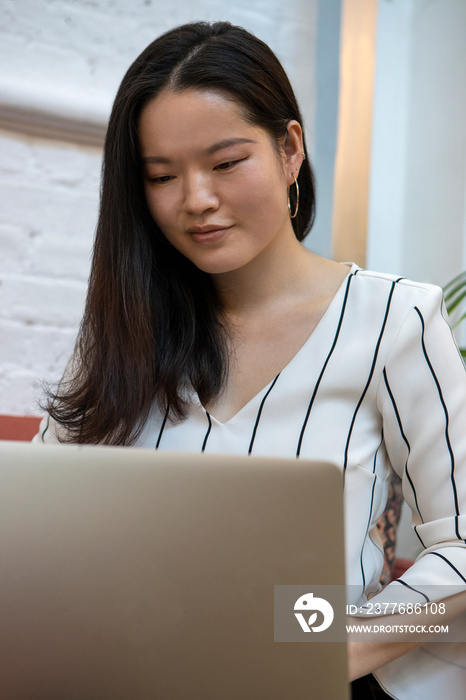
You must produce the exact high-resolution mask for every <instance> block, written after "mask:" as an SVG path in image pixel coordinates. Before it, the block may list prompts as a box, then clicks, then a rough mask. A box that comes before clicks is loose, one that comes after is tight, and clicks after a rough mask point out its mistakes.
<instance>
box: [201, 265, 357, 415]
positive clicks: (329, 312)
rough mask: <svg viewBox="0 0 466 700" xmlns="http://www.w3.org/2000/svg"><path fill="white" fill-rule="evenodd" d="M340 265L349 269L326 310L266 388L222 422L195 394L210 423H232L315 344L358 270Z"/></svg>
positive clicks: (338, 306)
mask: <svg viewBox="0 0 466 700" xmlns="http://www.w3.org/2000/svg"><path fill="white" fill-rule="evenodd" d="M342 264H343V265H345V264H346V265H347V266H348V267H349V271H348V274H347V275H345V277H344V278H343V280H342V282H341V284H340V286H339V287H338V289H337V291H336V292H335V294H334V295H333V297H332V299H331V301H330V303H329V304H328V306H327V308H326V309H325V311H324V313H323V314H322V316H321V317H320V319H319V321H318V322H317V324H316V325H315V327H314V328H313V330H312V331H311V333H310V335H309V336H308V337H307V338H306V340H305V341H304V343H303V344H302V345H301V347H300V348H299V349H298V350H297V351H296V353H295V354H294V355H293V357H292V358H291V359H290V360H289V361H288V362H287V363H286V365H285V366H284V367H283V368H282V369H281V370H280V372H278V373H277V375H276V376H275V377H274V378H273V379H272V380H271V381H270V382H269V383H268V384H267V385H266V386H264V387H263V388H262V389H260V391H258V392H257V394H254V396H253V397H252V398H251V399H249V401H248V402H247V403H245V404H244V406H242V407H241V408H240V409H239V410H238V411H236V413H235V414H233V415H232V416H231V417H230V418H228V420H226V421H224V422H222V421H220V420H218V419H217V418H215V416H214V415H212V413H210V411H208V410H207V409H206V408H205V407H204V406H203V405H202V403H201V400H200V399H199V396H198V395H197V394H196V393H195V394H194V397H193V398H194V400H195V401H196V403H197V404H198V405H199V407H200V408H201V409H202V410H203V411H205V413H206V414H207V416H208V417H209V419H210V420H211V421H212V423H215V424H216V425H219V426H227V425H229V424H230V423H232V422H233V421H234V420H235V419H236V418H238V417H239V416H240V415H241V414H242V413H244V412H246V411H247V410H248V409H249V408H250V407H251V405H253V404H255V403H257V401H259V399H260V400H262V398H263V397H264V396H265V395H266V394H267V392H268V391H269V389H270V388H271V387H272V385H273V384H274V383H275V382H276V381H277V378H278V377H279V376H280V375H282V374H283V373H285V372H287V371H288V369H289V368H290V367H291V366H292V365H294V364H295V363H296V362H297V361H298V360H299V358H300V356H301V355H302V354H303V353H304V352H306V350H307V348H308V346H309V345H310V344H311V343H313V342H316V341H315V337H316V335H319V333H320V332H321V328H322V326H323V325H324V324H325V323H326V321H327V319H328V318H329V317H330V316H331V315H332V313H333V311H334V309H335V308H337V309H338V308H341V303H340V297H341V296H343V297H344V294H345V290H346V287H347V284H348V280H349V278H350V277H351V275H353V274H354V272H355V270H357V269H358V266H357V265H356V264H355V263H342Z"/></svg>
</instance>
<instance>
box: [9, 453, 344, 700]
mask: <svg viewBox="0 0 466 700" xmlns="http://www.w3.org/2000/svg"><path fill="white" fill-rule="evenodd" d="M342 510H343V507H342V484H341V473H340V472H339V471H338V469H337V468H336V467H334V466H333V465H330V464H327V463H319V462H308V461H305V460H285V459H266V458H260V457H244V458H243V457H230V456H215V455H192V454H188V453H168V452H161V451H159V452H154V451H150V450H146V449H128V448H111V447H78V446H62V445H31V444H24V443H11V442H3V443H2V442H0V648H1V663H0V698H5V699H8V700H107V699H108V700H152V699H153V700H165V699H167V700H178V699H179V700H185V699H186V700H187V699H189V700H191V699H193V698H194V699H196V700H197V699H199V700H245V699H247V700H252V699H254V700H262V699H264V700H284V699H285V698H286V699H288V698H292V699H293V700H301V699H302V700H310V699H312V698H315V699H319V700H320V698H325V700H344V699H345V698H347V697H348V684H347V680H346V677H347V676H346V650H345V644H344V642H335V643H332V642H316V641H315V639H316V635H314V637H313V641H312V642H311V643H299V642H296V643H293V642H280V641H274V591H275V590H276V587H277V586H281V587H283V586H291V585H305V586H307V585H311V587H312V585H314V584H316V585H333V586H335V587H337V586H340V585H341V586H342V585H343V583H344V556H343V523H342V517H341V516H342ZM329 513H331V514H332V515H331V518H329V517H328V514H329ZM289 614H290V616H291V618H292V619H293V621H294V623H296V625H297V622H296V620H294V617H293V615H294V612H293V610H292V609H291V610H290V613H289ZM337 624H340V623H338V622H337ZM341 625H343V619H342V620H341ZM298 627H299V626H298ZM342 634H343V631H342ZM308 636H309V635H308ZM311 637H312V635H311ZM341 638H342V639H343V637H341ZM306 640H307V637H306Z"/></svg>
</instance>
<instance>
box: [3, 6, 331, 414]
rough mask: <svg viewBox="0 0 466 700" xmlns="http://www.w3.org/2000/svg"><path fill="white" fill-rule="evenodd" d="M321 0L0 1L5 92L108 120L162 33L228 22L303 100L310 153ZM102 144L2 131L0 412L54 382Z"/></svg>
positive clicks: (82, 282)
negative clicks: (276, 65)
mask: <svg viewBox="0 0 466 700" xmlns="http://www.w3.org/2000/svg"><path fill="white" fill-rule="evenodd" d="M317 6H318V0H289V2H288V3H283V2H281V0H280V1H279V0H252V1H251V0H236V2H235V3H231V2H227V1H226V0H191V1H190V2H189V3H188V2H170V0H168V1H167V0H134V1H131V2H128V1H127V0H92V1H91V0H0V103H1V100H2V93H3V94H10V95H11V94H17V95H18V96H19V97H20V98H21V102H22V103H24V102H25V103H28V102H30V103H31V105H34V103H37V104H40V105H41V106H44V105H46V106H47V107H48V108H49V107H50V105H51V106H52V107H53V105H54V104H56V105H57V106H59V107H60V106H63V107H64V109H65V111H66V110H68V109H69V108H70V106H71V108H72V109H73V108H74V109H75V110H76V114H78V115H79V114H81V113H83V114H86V115H90V116H91V118H92V116H93V115H94V116H95V117H96V118H97V119H100V120H104V119H105V117H106V115H108V113H109V110H110V106H111V102H112V100H113V97H114V94H115V92H116V89H117V87H118V84H119V82H120V80H121V78H122V76H123V73H124V72H125V71H126V69H127V68H128V66H129V64H130V63H131V62H132V60H133V59H134V58H135V57H136V56H137V55H138V54H139V53H140V51H141V50H142V49H143V48H144V47H145V46H146V45H147V44H148V43H149V42H150V41H152V40H153V39H154V38H155V37H156V36H158V35H159V34H161V33H162V32H163V31H165V30H167V29H169V28H171V27H174V26H176V25H179V24H182V23H184V22H187V21H191V20H199V19H204V20H218V19H227V20H229V21H232V22H234V23H237V24H241V25H243V26H245V27H246V28H247V29H249V30H251V31H253V32H254V33H256V34H257V35H258V36H259V37H260V38H262V39H264V40H265V41H266V42H268V43H269V44H270V45H271V46H272V48H273V49H274V51H275V52H276V53H277V54H278V56H279V58H280V59H281V60H282V61H283V63H284V65H285V67H286V68H287V70H288V72H289V74H290V77H291V80H292V82H293V83H294V85H295V87H296V91H297V94H298V97H299V99H300V101H301V104H302V107H303V110H304V113H305V115H306V118H305V121H306V126H307V132H308V137H309V139H310V142H311V147H312V134H313V102H314V92H313V91H314V68H313V61H314V45H315V41H314V38H315V31H316V18H317ZM100 160H101V153H100V150H99V149H98V148H91V147H87V148H86V147H79V146H77V145H73V144H67V143H64V142H59V141H46V140H43V139H40V138H33V137H31V136H29V137H28V136H24V135H21V134H20V133H16V132H15V131H14V130H13V131H0V413H12V414H37V413H39V409H38V407H37V399H38V398H40V396H41V384H42V382H43V381H46V382H56V381H58V379H59V378H60V376H61V374H62V372H63V369H64V366H65V364H66V361H67V359H68V357H69V355H70V352H71V349H72V347H73V342H74V338H75V336H76V331H77V327H78V324H79V320H80V317H81V312H82V307H83V302H84V298H85V290H86V280H87V276H88V271H89V259H90V251H91V247H92V239H93V234H94V229H95V224H96V214H97V206H98V189H99V175H100Z"/></svg>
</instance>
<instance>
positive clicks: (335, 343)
mask: <svg viewBox="0 0 466 700" xmlns="http://www.w3.org/2000/svg"><path fill="white" fill-rule="evenodd" d="M356 272H357V270H356ZM356 272H355V273H353V274H350V275H349V277H348V282H347V284H346V291H345V298H344V299H343V305H342V308H341V313H340V319H339V321H338V326H337V330H336V333H335V337H334V339H333V344H332V347H331V348H330V352H329V353H328V355H327V357H326V360H325V362H324V365H323V367H322V370H321V372H320V375H319V378H318V380H317V383H316V385H315V387H314V391H313V393H312V396H311V400H310V402H309V405H308V407H307V412H306V417H305V418H304V423H303V426H302V428H301V433H300V435H299V440H298V447H297V449H296V457H299V455H300V454H301V447H302V444H303V438H304V433H305V432H306V428H307V423H308V420H309V416H310V414H311V409H312V406H313V404H314V400H315V398H316V395H317V391H318V389H319V386H320V383H321V381H322V377H323V376H324V372H325V370H326V369H327V365H328V363H329V361H330V358H331V356H332V354H333V352H334V350H335V348H336V345H337V342H338V337H339V335H340V331H341V327H342V324H343V318H344V315H345V311H346V303H347V301H348V295H349V290H350V284H351V280H352V279H353V277H354V275H355V274H356Z"/></svg>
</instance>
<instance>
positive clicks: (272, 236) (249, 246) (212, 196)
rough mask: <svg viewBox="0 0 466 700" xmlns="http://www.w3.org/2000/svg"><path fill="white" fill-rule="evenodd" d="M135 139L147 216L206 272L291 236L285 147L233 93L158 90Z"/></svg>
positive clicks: (238, 263)
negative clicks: (277, 143)
mask: <svg viewBox="0 0 466 700" xmlns="http://www.w3.org/2000/svg"><path fill="white" fill-rule="evenodd" d="M296 124H297V123H296ZM298 128H299V125H298ZM139 139H140V148H141V155H142V161H143V168H144V182H145V194H146V200H147V204H148V206H149V210H150V212H151V214H152V217H153V218H154V220H155V221H156V222H157V224H158V226H159V227H160V229H161V231H162V232H163V234H164V235H165V236H166V238H167V239H168V241H169V242H170V243H171V244H172V245H173V246H174V247H175V248H177V250H178V251H179V252H180V253H182V254H183V255H184V256H186V257H187V258H188V259H189V260H191V261H192V262H193V263H194V264H195V265H196V266H197V267H199V268H200V269H201V270H203V271H204V272H207V273H210V274H221V273H224V272H231V271H233V270H237V269H239V268H242V267H244V266H245V265H248V264H249V263H251V262H252V261H253V260H257V259H260V257H261V256H263V255H266V254H267V252H270V251H273V250H279V248H280V246H281V245H282V244H283V241H284V240H286V239H289V237H290V236H291V237H292V238H293V239H294V233H293V229H292V226H291V222H290V218H289V215H288V208H287V186H288V184H289V183H290V182H293V181H294V177H293V174H291V173H290V172H289V170H290V167H288V166H289V163H287V160H289V158H288V157H287V154H286V149H285V148H283V149H281V153H278V151H277V147H276V146H275V145H274V143H273V142H272V139H271V137H270V136H269V134H268V133H267V132H266V131H265V130H264V129H262V128H261V127H258V126H255V125H251V124H249V123H248V122H247V121H246V120H245V119H244V115H243V112H242V109H241V107H240V106H239V105H238V103H237V102H236V101H234V100H233V99H231V98H229V97H227V96H226V95H224V94H222V93H220V92H216V91H199V90H194V89H187V90H183V91H181V92H171V91H166V92H163V93H161V94H160V95H159V96H157V97H156V98H154V99H153V100H152V101H151V102H149V103H148V104H147V105H146V107H145V108H144V109H143V111H142V113H141V117H140V122H139ZM291 172H293V171H291Z"/></svg>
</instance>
